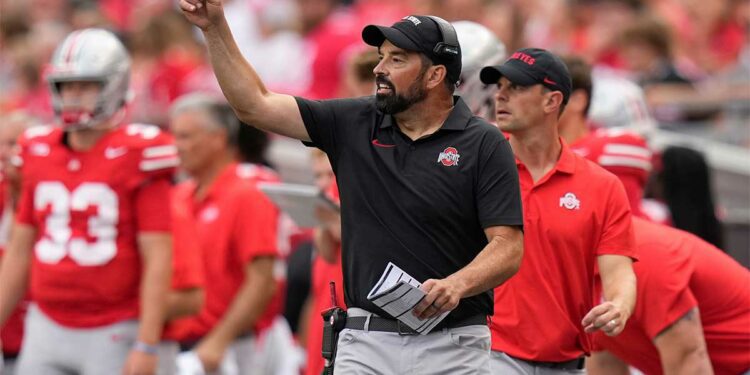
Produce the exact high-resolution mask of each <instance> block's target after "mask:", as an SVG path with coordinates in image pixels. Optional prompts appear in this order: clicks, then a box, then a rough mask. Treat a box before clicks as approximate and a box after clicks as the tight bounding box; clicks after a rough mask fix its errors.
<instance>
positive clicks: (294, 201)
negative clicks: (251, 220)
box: [258, 183, 340, 228]
mask: <svg viewBox="0 0 750 375" xmlns="http://www.w3.org/2000/svg"><path fill="white" fill-rule="evenodd" d="M258 188H259V189H260V190H261V191H262V192H263V193H265V194H266V196H268V198H270V199H271V201H273V203H274V204H275V205H276V206H277V207H279V209H280V210H282V211H284V212H285V213H286V214H287V215H289V216H290V217H291V218H292V220H294V222H295V223H296V224H297V225H298V226H300V227H302V228H310V227H315V226H318V224H320V221H319V220H318V217H317V216H316V215H315V209H316V207H322V208H327V209H330V210H334V211H336V212H340V209H339V205H338V204H336V203H334V202H333V201H332V200H330V199H329V198H328V197H326V196H325V195H324V194H323V193H321V192H320V190H319V189H318V188H317V187H315V186H313V185H300V184H280V183H261V184H258Z"/></svg>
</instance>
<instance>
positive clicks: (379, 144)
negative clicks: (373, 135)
mask: <svg viewBox="0 0 750 375" xmlns="http://www.w3.org/2000/svg"><path fill="white" fill-rule="evenodd" d="M372 144H374V145H375V146H378V147H384V148H391V147H396V145H386V144H382V143H380V141H378V140H377V139H373V140H372Z"/></svg>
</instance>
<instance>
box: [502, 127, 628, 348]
mask: <svg viewBox="0 0 750 375" xmlns="http://www.w3.org/2000/svg"><path fill="white" fill-rule="evenodd" d="M560 142H561V143H562V152H561V153H560V159H559V160H558V162H557V164H556V165H555V167H554V168H553V169H552V170H551V171H550V172H549V173H547V175H546V176H544V177H543V178H541V179H540V180H539V181H537V182H536V183H534V182H533V180H532V178H531V174H530V173H529V171H528V170H527V169H526V167H525V166H524V165H523V164H522V163H521V162H520V161H519V160H518V159H516V165H517V166H518V175H519V179H520V184H521V197H522V200H523V216H524V217H523V219H524V256H523V261H522V263H521V268H520V270H519V271H518V273H517V274H516V275H515V276H513V277H512V278H510V280H508V281H507V282H505V283H504V284H503V285H501V286H500V287H498V288H496V289H495V314H494V315H493V316H492V320H491V324H490V328H491V330H492V350H495V351H500V352H504V353H506V354H509V355H511V356H513V357H517V358H521V359H526V360H534V361H550V362H560V361H567V360H571V359H575V358H578V357H580V356H582V355H583V354H584V353H587V352H589V351H590V349H591V345H590V340H589V336H588V335H587V334H586V333H585V332H584V330H583V329H584V327H583V326H582V325H581V320H582V319H583V317H584V316H585V315H586V313H588V312H589V310H591V308H592V307H593V304H592V301H593V285H594V267H595V265H596V258H597V256H599V255H607V254H615V255H623V256H628V257H632V258H635V252H634V249H633V233H632V227H631V216H630V207H629V205H628V198H627V196H626V195H625V190H624V189H623V187H622V184H620V182H619V181H618V180H617V177H615V176H614V175H612V174H611V173H609V172H607V171H605V170H604V169H602V168H601V167H599V166H598V165H596V164H594V163H593V162H591V161H588V160H586V159H584V158H582V157H580V156H578V155H576V154H575V153H573V152H572V151H571V150H570V149H569V148H568V146H567V145H566V144H565V142H563V141H562V140H560Z"/></svg>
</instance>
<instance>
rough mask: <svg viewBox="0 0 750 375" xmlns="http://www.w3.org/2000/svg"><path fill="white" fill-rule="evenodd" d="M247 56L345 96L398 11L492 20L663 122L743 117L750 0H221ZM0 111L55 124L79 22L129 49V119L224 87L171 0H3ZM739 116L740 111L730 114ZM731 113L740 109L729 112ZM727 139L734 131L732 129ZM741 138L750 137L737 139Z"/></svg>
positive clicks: (288, 84) (505, 37)
mask: <svg viewBox="0 0 750 375" xmlns="http://www.w3.org/2000/svg"><path fill="white" fill-rule="evenodd" d="M225 3H226V8H227V10H226V14H227V17H228V19H229V22H230V26H231V28H232V30H233V33H234V36H235V38H236V39H237V41H238V43H239V47H240V49H241V51H242V53H243V54H244V55H245V57H246V58H247V59H248V60H249V61H250V62H251V63H252V64H253V66H254V67H255V68H256V69H257V71H258V73H259V74H260V75H261V77H262V78H263V80H264V82H266V84H267V85H268V87H269V89H271V90H276V91H280V92H286V93H290V94H295V95H303V96H306V97H311V98H330V97H336V96H348V94H349V93H351V90H352V88H351V87H350V86H349V85H350V81H349V80H348V79H347V73H346V72H345V66H346V61H347V60H348V59H349V58H350V56H352V54H353V52H355V51H357V50H360V49H363V48H364V44H363V43H362V42H361V40H360V37H359V35H360V32H361V30H362V27H363V26H364V25H365V24H368V23H376V24H390V23H392V22H393V21H395V20H397V19H399V18H401V17H402V16H403V15H406V14H411V13H415V14H434V15H437V16H440V17H443V18H445V19H447V20H448V21H458V20H468V21H474V22H478V23H480V24H483V25H485V26H487V27H488V28H489V29H490V30H492V31H493V32H495V34H496V35H497V36H498V37H499V38H500V40H501V41H503V43H505V45H506V47H507V50H511V51H512V50H515V49H517V48H521V47H524V46H535V47H540V48H545V49H549V50H551V51H554V52H556V53H560V54H575V55H578V56H581V57H583V58H584V59H585V60H586V61H587V62H588V63H590V64H593V65H594V66H595V69H596V70H597V71H599V72H602V71H604V72H608V73H612V74H616V75H621V76H625V77H627V78H629V79H631V80H633V81H635V82H637V83H638V84H639V85H640V86H641V87H643V88H644V89H645V93H646V99H647V103H648V105H649V109H650V110H651V112H652V113H653V114H654V115H655V117H656V119H657V120H659V121H660V122H662V123H670V122H684V121H688V120H709V121H714V122H716V121H728V120H727V117H728V116H729V117H730V120H734V121H737V119H745V120H746V119H747V116H748V114H747V112H748V109H747V105H746V103H747V101H748V99H750V89H749V86H748V85H749V84H750V49H749V48H748V38H747V35H748V34H747V31H748V27H749V25H750V4H748V2H747V1H742V0H716V1H699V0H533V1H519V0H407V1H394V0H378V1H375V0H359V1H351V0H349V1H344V0H276V1H270V0H228V1H225ZM0 9H2V12H0V87H2V90H1V92H0V113H7V112H9V111H13V110H16V109H23V110H25V111H26V112H27V113H30V114H31V115H33V116H35V117H37V118H39V119H40V121H48V120H50V119H51V110H50V104H49V96H48V94H47V90H46V87H45V81H44V79H43V77H44V74H45V64H46V63H47V62H48V61H49V58H50V56H51V53H52V51H53V49H54V46H55V45H56V44H57V43H58V42H60V40H61V39H62V38H63V37H64V36H65V35H66V34H67V32H69V31H71V30H74V29H80V28H84V27H93V26H98V27H105V28H108V29H111V30H114V31H116V32H117V33H118V35H119V36H120V37H121V38H122V39H123V40H124V41H125V43H126V45H127V47H128V48H129V50H130V52H131V54H132V56H133V77H132V90H133V100H134V105H133V106H132V108H133V110H132V111H131V120H132V121H137V122H145V123H154V124H158V125H165V117H166V116H165V108H167V107H168V106H169V105H170V104H171V102H172V101H174V100H175V99H176V98H177V97H179V96H180V95H183V94H185V93H189V92H192V91H198V90H200V91H206V90H218V85H217V84H216V82H215V78H214V77H213V75H212V74H211V71H210V68H209V67H208V66H207V61H206V56H205V50H204V48H203V46H202V41H201V40H200V39H201V38H200V35H199V33H197V32H196V31H195V30H194V29H192V28H191V26H190V25H189V24H188V23H187V21H186V20H185V19H184V18H183V17H182V16H181V14H180V13H179V12H178V11H177V10H176V9H175V2H174V1H170V0H135V1H128V0H99V1H96V0H29V1H20V0H2V1H0ZM738 111H739V113H737V112H738ZM732 116H734V117H732ZM727 138H730V139H731V138H734V140H736V137H731V136H730V137H727ZM736 141H737V142H740V143H743V145H744V146H747V142H748V138H747V137H746V136H743V137H742V139H740V140H736Z"/></svg>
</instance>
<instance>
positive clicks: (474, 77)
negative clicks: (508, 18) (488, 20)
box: [453, 21, 507, 122]
mask: <svg viewBox="0 0 750 375" xmlns="http://www.w3.org/2000/svg"><path fill="white" fill-rule="evenodd" d="M453 27H454V28H455V29H456V34H457V35H458V43H459V44H460V45H461V64H462V65H463V67H462V69H461V78H460V79H459V84H458V95H460V96H461V97H462V98H463V99H464V101H465V102H466V104H467V105H468V106H469V108H471V112H472V113H474V114H475V115H477V116H481V117H484V118H485V119H487V120H489V121H491V122H494V121H495V99H494V95H495V91H496V90H497V88H496V87H495V85H485V84H484V83H482V81H481V80H480V79H479V72H480V71H481V70H482V68H484V67H485V66H488V65H499V64H502V62H503V61H504V60H505V58H506V57H507V51H506V49H505V44H503V42H501V41H500V39H498V38H497V36H495V34H493V33H492V31H490V30H489V29H487V28H486V27H484V26H482V25H480V24H478V23H476V22H471V21H458V22H453Z"/></svg>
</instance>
